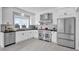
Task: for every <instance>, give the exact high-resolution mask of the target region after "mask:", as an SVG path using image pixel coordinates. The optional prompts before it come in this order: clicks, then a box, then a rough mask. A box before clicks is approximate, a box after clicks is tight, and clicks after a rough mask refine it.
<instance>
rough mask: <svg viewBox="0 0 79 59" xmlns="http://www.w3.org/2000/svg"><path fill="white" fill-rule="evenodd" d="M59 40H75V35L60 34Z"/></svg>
mask: <svg viewBox="0 0 79 59" xmlns="http://www.w3.org/2000/svg"><path fill="white" fill-rule="evenodd" d="M57 36H58V38H64V39H71V40H74V35H68V34H58V35H57Z"/></svg>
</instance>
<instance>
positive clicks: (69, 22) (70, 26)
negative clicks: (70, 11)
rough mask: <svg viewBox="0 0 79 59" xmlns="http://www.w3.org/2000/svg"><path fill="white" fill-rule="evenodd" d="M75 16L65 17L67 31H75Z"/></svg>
mask: <svg viewBox="0 0 79 59" xmlns="http://www.w3.org/2000/svg"><path fill="white" fill-rule="evenodd" d="M74 23H75V22H74V18H66V19H65V33H71V34H72V33H74V25H75V24H74Z"/></svg>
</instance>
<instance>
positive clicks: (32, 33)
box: [16, 30, 38, 43]
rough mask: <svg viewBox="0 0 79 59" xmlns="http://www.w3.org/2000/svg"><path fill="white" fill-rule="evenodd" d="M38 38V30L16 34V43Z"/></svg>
mask: <svg viewBox="0 0 79 59" xmlns="http://www.w3.org/2000/svg"><path fill="white" fill-rule="evenodd" d="M33 37H34V38H38V30H27V31H18V32H16V43H17V42H21V41H23V40H27V39H30V38H33Z"/></svg>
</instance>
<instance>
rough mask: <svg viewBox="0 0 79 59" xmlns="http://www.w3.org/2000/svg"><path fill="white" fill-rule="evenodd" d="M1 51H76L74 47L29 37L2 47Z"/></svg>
mask: <svg viewBox="0 0 79 59" xmlns="http://www.w3.org/2000/svg"><path fill="white" fill-rule="evenodd" d="M0 51H74V49H71V48H66V47H62V46H59V45H57V44H55V43H50V42H46V41H42V40H38V39H29V40H25V41H22V42H19V43H17V44H14V45H11V46H8V47H5V48H0Z"/></svg>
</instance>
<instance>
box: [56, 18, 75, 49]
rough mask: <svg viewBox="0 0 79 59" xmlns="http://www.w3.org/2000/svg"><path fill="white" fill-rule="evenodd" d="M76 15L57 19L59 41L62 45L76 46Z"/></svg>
mask: <svg viewBox="0 0 79 59" xmlns="http://www.w3.org/2000/svg"><path fill="white" fill-rule="evenodd" d="M75 21H76V18H75V17H66V18H59V19H58V20H57V29H58V30H57V43H58V44H59V45H61V46H65V47H70V48H75Z"/></svg>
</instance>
